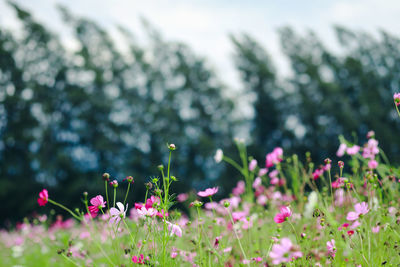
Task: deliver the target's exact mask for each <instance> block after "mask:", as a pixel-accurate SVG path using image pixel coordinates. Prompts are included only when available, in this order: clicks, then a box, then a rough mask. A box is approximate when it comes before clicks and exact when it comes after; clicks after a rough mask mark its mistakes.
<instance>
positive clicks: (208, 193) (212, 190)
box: [197, 187, 218, 197]
mask: <svg viewBox="0 0 400 267" xmlns="http://www.w3.org/2000/svg"><path fill="white" fill-rule="evenodd" d="M217 192H218V187H213V188H207V189H206V190H204V191H200V192H198V193H197V195H198V196H199V197H210V196H213V195H215V194H216V193H217Z"/></svg>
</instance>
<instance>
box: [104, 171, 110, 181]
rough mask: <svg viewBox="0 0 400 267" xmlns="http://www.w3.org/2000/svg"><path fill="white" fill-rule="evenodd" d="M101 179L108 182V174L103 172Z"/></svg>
mask: <svg viewBox="0 0 400 267" xmlns="http://www.w3.org/2000/svg"><path fill="white" fill-rule="evenodd" d="M103 180H104V181H107V182H109V181H110V174H109V173H107V172H105V173H103Z"/></svg>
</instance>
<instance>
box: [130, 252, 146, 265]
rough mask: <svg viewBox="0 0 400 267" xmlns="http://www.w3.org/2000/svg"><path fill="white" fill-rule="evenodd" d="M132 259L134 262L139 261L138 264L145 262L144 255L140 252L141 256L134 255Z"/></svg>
mask: <svg viewBox="0 0 400 267" xmlns="http://www.w3.org/2000/svg"><path fill="white" fill-rule="evenodd" d="M132 261H133V262H134V263H137V264H140V265H142V264H144V256H143V254H140V256H139V257H138V256H133V257H132Z"/></svg>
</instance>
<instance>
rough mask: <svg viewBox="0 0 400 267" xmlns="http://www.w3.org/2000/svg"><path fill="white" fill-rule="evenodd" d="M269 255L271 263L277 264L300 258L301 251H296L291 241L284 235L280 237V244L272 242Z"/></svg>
mask: <svg viewBox="0 0 400 267" xmlns="http://www.w3.org/2000/svg"><path fill="white" fill-rule="evenodd" d="M269 256H270V257H271V258H272V263H273V264H276V265H278V264H280V263H282V262H289V261H292V260H293V259H297V258H301V257H302V256H303V253H301V251H296V250H295V248H294V246H293V244H292V241H290V239H289V238H287V237H284V238H282V239H281V242H280V244H274V245H273V246H272V249H271V252H270V253H269Z"/></svg>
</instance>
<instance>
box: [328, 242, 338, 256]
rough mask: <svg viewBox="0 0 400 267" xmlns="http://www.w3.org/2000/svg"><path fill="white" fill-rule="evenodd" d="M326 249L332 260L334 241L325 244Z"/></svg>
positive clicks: (334, 251) (334, 250) (334, 248)
mask: <svg viewBox="0 0 400 267" xmlns="http://www.w3.org/2000/svg"><path fill="white" fill-rule="evenodd" d="M326 249H327V250H328V253H329V255H330V256H331V257H332V258H334V257H335V254H336V247H335V240H334V239H332V240H331V241H328V242H326Z"/></svg>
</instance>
